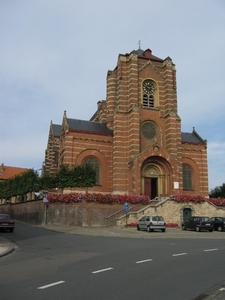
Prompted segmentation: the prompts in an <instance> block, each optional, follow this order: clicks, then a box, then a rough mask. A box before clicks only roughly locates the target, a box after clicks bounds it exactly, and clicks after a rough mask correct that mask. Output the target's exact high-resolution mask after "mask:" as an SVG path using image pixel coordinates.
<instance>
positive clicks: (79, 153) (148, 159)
mask: <svg viewBox="0 0 225 300" xmlns="http://www.w3.org/2000/svg"><path fill="white" fill-rule="evenodd" d="M106 85H107V86H106V99H105V100H102V101H98V103H97V110H96V112H94V114H93V115H92V117H91V118H90V120H89V121H85V120H79V119H74V118H68V117H67V112H66V111H64V114H63V119H62V124H61V125H57V124H52V122H51V124H50V131H49V137H48V144H47V150H46V153H45V164H46V168H45V172H50V173H51V172H53V171H55V170H56V169H57V168H58V167H59V165H60V164H69V165H79V164H83V163H85V162H90V163H91V164H92V166H93V167H94V168H95V170H96V185H95V186H94V187H93V188H91V189H90V190H89V192H95V193H112V194H132V195H142V194H145V195H148V196H149V197H150V198H151V199H154V198H155V197H168V196H170V195H173V194H193V195H196V194H199V195H202V196H206V197H207V196H208V163H207V141H206V140H205V139H203V138H202V137H201V136H200V135H199V134H198V133H197V131H196V130H195V128H193V130H192V131H191V132H181V118H180V116H179V114H178V108H177V102H178V100H177V79H176V68H175V64H174V63H173V61H172V59H171V58H170V57H167V58H165V59H161V58H159V57H157V56H155V55H153V54H152V51H151V50H150V49H146V50H142V49H140V48H139V49H138V50H134V51H131V52H130V53H126V54H119V56H118V60H117V64H116V66H115V68H114V69H113V70H109V71H108V72H107V83H106ZM69 114H70V115H72V114H73V112H69ZM77 191H79V189H77Z"/></svg>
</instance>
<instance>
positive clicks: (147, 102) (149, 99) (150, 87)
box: [142, 79, 155, 107]
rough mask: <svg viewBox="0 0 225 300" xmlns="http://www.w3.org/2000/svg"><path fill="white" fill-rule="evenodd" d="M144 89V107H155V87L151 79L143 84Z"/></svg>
mask: <svg viewBox="0 0 225 300" xmlns="http://www.w3.org/2000/svg"><path fill="white" fill-rule="evenodd" d="M142 91H143V106H144V107H154V106H155V103H154V102H155V97H154V94H155V87H154V84H153V82H152V81H151V80H149V79H147V80H145V81H144V82H143V85H142Z"/></svg>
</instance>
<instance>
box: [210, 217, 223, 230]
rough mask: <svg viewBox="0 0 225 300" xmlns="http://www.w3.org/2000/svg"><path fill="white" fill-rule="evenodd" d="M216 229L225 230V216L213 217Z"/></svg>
mask: <svg viewBox="0 0 225 300" xmlns="http://www.w3.org/2000/svg"><path fill="white" fill-rule="evenodd" d="M211 219H212V221H213V226H214V230H218V231H225V218H224V217H213V218H211Z"/></svg>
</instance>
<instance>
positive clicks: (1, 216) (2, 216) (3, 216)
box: [0, 215, 10, 220]
mask: <svg viewBox="0 0 225 300" xmlns="http://www.w3.org/2000/svg"><path fill="white" fill-rule="evenodd" d="M9 219H10V218H9V216H8V215H0V220H9Z"/></svg>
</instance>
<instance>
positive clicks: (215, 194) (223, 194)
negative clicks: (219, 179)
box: [209, 183, 225, 198]
mask: <svg viewBox="0 0 225 300" xmlns="http://www.w3.org/2000/svg"><path fill="white" fill-rule="evenodd" d="M209 196H210V198H219V197H220V198H225V183H223V184H222V185H221V186H216V187H215V188H214V189H212V190H210V193H209Z"/></svg>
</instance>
